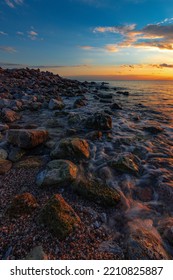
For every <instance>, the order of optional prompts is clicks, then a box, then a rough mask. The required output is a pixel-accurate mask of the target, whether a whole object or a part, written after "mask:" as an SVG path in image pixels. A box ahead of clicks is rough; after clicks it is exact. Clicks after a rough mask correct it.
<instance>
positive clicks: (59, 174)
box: [36, 160, 78, 187]
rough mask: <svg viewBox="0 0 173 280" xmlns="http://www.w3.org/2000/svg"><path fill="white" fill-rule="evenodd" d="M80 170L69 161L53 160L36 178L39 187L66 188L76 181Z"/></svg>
mask: <svg viewBox="0 0 173 280" xmlns="http://www.w3.org/2000/svg"><path fill="white" fill-rule="evenodd" d="M77 172H78V168H77V166H76V165H75V164H74V163H72V162H71V161H69V160H52V161H50V162H49V163H48V164H47V166H46V169H45V170H43V171H41V172H40V173H39V174H38V175H37V178H36V184H37V185H38V186H57V187H59V186H64V185H68V184H69V183H71V182H72V181H74V180H75V179H76V177H77Z"/></svg>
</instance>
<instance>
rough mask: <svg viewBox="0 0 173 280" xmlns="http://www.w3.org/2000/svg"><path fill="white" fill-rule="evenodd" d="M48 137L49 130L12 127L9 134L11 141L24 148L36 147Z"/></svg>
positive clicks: (9, 140) (8, 137)
mask: <svg viewBox="0 0 173 280" xmlns="http://www.w3.org/2000/svg"><path fill="white" fill-rule="evenodd" d="M47 139H48V132H47V130H34V129H10V130H8V134H7V141H8V142H9V143H11V144H13V145H15V146H18V147H20V148H24V149H30V148H33V147H36V146H37V145H39V144H42V143H43V142H45V141H46V140H47Z"/></svg>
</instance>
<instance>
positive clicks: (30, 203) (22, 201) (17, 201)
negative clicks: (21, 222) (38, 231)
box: [6, 193, 38, 217]
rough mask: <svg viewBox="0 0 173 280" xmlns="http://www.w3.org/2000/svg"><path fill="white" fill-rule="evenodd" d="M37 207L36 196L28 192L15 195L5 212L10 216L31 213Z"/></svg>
mask: <svg viewBox="0 0 173 280" xmlns="http://www.w3.org/2000/svg"><path fill="white" fill-rule="evenodd" d="M37 207H38V204H37V200H36V198H35V197H34V196H33V195H32V194H30V193H23V194H19V195H16V196H15V197H14V199H13V200H12V202H11V204H10V205H9V207H8V208H7V211H6V213H7V214H8V215H9V216H11V217H16V216H22V215H24V214H31V213H32V212H33V211H34V210H35V209H36V208H37Z"/></svg>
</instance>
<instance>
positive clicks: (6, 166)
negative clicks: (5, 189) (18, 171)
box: [0, 159, 12, 175]
mask: <svg viewBox="0 0 173 280" xmlns="http://www.w3.org/2000/svg"><path fill="white" fill-rule="evenodd" d="M11 167H12V162H11V161H9V160H7V159H0V175H4V174H5V173H7V172H8V171H9V170H10V169H11Z"/></svg>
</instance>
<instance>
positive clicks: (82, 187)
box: [72, 179, 120, 207]
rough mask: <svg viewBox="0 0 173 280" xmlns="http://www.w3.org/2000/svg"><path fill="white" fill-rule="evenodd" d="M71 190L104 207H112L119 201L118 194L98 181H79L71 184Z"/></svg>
mask: <svg viewBox="0 0 173 280" xmlns="http://www.w3.org/2000/svg"><path fill="white" fill-rule="evenodd" d="M72 188H73V190H74V191H75V192H76V193H78V194H79V195H81V196H82V197H83V198H84V199H88V200H90V201H93V202H95V203H97V204H100V205H101V206H104V207H113V206H115V205H116V204H117V203H118V202H119V201H120V195H119V194H118V192H117V191H116V190H114V189H112V188H110V187H109V186H107V185H106V184H104V183H100V182H99V181H98V180H87V179H81V180H80V181H78V182H75V183H73V184H72Z"/></svg>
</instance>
